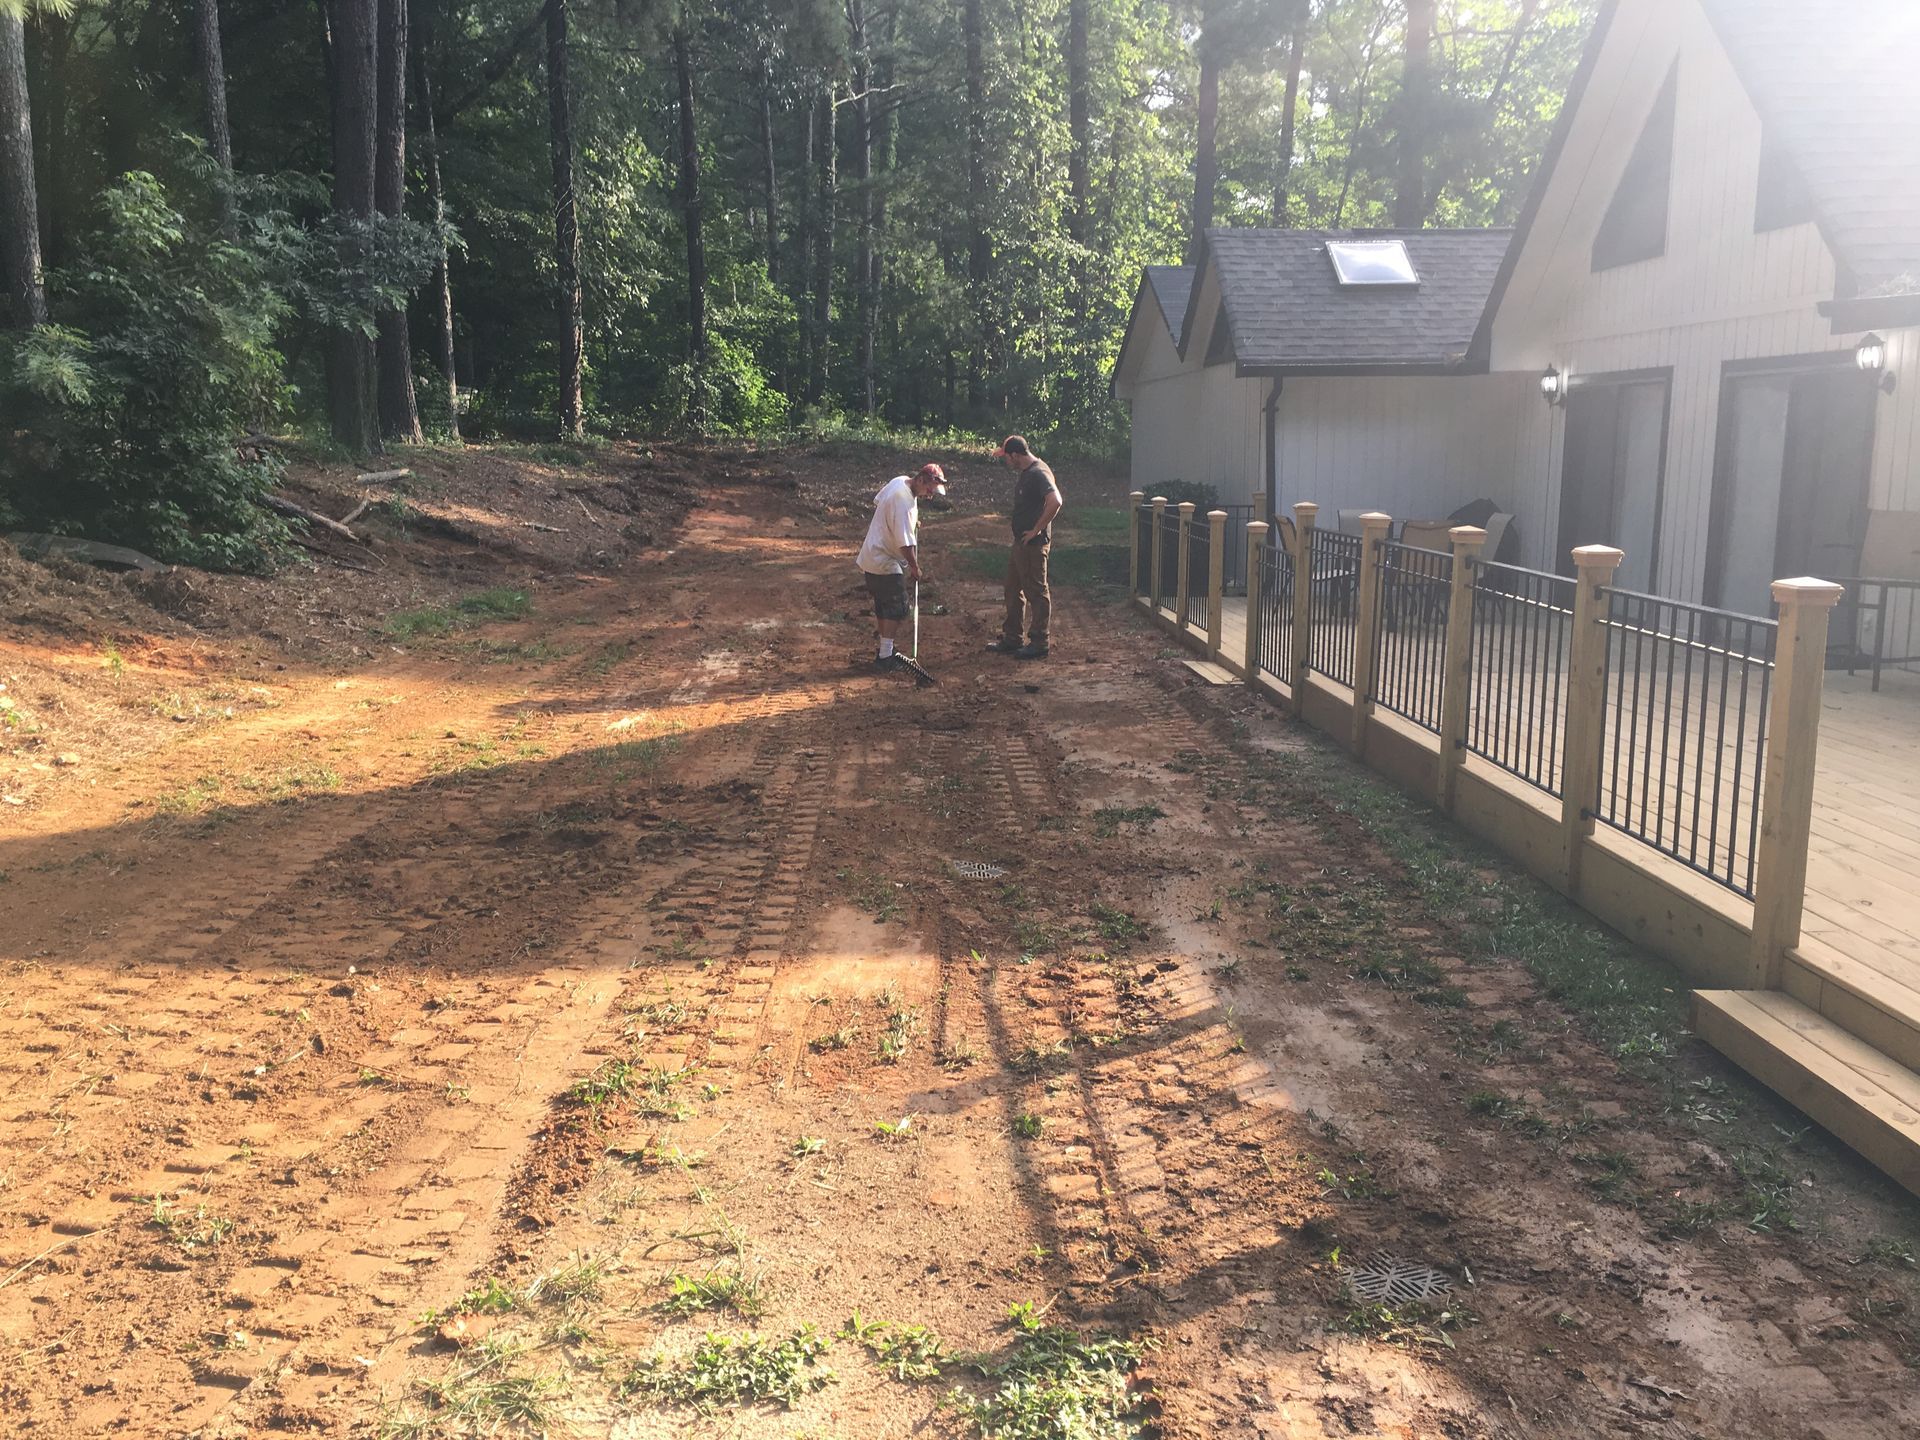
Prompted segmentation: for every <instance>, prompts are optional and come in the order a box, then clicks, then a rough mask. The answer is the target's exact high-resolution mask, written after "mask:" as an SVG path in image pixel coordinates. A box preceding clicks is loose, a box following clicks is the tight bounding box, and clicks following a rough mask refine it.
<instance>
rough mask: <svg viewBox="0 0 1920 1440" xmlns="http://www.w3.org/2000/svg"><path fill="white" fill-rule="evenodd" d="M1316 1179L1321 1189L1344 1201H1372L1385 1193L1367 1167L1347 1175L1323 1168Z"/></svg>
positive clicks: (1359, 1168) (1362, 1166)
mask: <svg viewBox="0 0 1920 1440" xmlns="http://www.w3.org/2000/svg"><path fill="white" fill-rule="evenodd" d="M1314 1179H1316V1180H1318V1181H1319V1182H1320V1188H1321V1189H1322V1190H1324V1191H1325V1192H1326V1193H1327V1194H1328V1195H1338V1196H1339V1197H1340V1198H1341V1199H1342V1200H1372V1199H1376V1198H1378V1197H1379V1196H1380V1195H1382V1194H1383V1193H1385V1192H1383V1191H1382V1190H1381V1188H1380V1182H1379V1181H1378V1180H1376V1179H1374V1176H1373V1171H1371V1170H1369V1169H1368V1168H1367V1167H1366V1166H1365V1165H1361V1166H1359V1167H1357V1168H1355V1169H1351V1170H1349V1171H1347V1173H1345V1174H1341V1173H1340V1172H1339V1171H1336V1170H1330V1169H1327V1168H1326V1167H1325V1166H1322V1167H1321V1169H1320V1173H1319V1174H1318V1175H1316V1176H1314Z"/></svg>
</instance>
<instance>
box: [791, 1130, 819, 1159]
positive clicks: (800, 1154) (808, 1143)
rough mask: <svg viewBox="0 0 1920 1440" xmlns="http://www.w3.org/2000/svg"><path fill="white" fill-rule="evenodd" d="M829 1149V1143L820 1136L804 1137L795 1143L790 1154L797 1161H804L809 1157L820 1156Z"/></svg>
mask: <svg viewBox="0 0 1920 1440" xmlns="http://www.w3.org/2000/svg"><path fill="white" fill-rule="evenodd" d="M826 1148H827V1142H826V1141H825V1140H824V1139H822V1138H821V1137H820V1136H818V1135H802V1136H801V1137H800V1138H799V1139H798V1140H796V1141H794V1142H793V1145H792V1147H791V1151H790V1153H791V1154H792V1155H793V1158H794V1159H796V1160H804V1159H806V1158H807V1157H808V1156H809V1155H818V1154H819V1153H820V1152H821V1151H823V1150H825V1149H826Z"/></svg>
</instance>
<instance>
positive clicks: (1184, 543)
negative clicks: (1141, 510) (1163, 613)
mask: <svg viewBox="0 0 1920 1440" xmlns="http://www.w3.org/2000/svg"><path fill="white" fill-rule="evenodd" d="M1193 511H1194V504H1193V501H1191V500H1182V501H1181V502H1180V528H1179V530H1178V531H1176V532H1175V534H1176V537H1177V538H1176V539H1175V541H1174V546H1175V548H1174V552H1173V573H1174V575H1175V576H1176V579H1175V582H1174V587H1173V595H1174V600H1173V628H1174V629H1175V630H1176V631H1180V632H1182V633H1184V632H1185V631H1186V628H1187V601H1188V600H1189V599H1190V598H1191V597H1192V595H1193Z"/></svg>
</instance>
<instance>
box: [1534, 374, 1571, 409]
mask: <svg viewBox="0 0 1920 1440" xmlns="http://www.w3.org/2000/svg"><path fill="white" fill-rule="evenodd" d="M1540 398H1541V399H1543V400H1545V401H1546V402H1547V404H1549V405H1564V404H1566V403H1567V377H1566V375H1565V374H1564V373H1563V372H1561V371H1559V370H1556V369H1554V368H1553V366H1551V365H1549V366H1548V367H1547V368H1546V371H1545V373H1544V374H1542V375H1541V377H1540Z"/></svg>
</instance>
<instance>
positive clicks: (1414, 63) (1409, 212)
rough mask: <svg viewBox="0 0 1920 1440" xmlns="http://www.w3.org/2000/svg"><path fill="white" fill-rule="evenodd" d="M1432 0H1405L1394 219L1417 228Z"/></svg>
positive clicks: (1421, 214) (1423, 203)
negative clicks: (1405, 21)
mask: <svg viewBox="0 0 1920 1440" xmlns="http://www.w3.org/2000/svg"><path fill="white" fill-rule="evenodd" d="M1434 4H1435V0H1407V54H1406V71H1405V77H1404V79H1403V80H1402V83H1401V86H1400V126H1399V129H1400V134H1399V137H1398V138H1399V147H1398V148H1399V156H1398V162H1399V163H1398V165H1397V166H1396V169H1397V172H1398V174H1397V176H1396V182H1395V187H1394V197H1393V223H1394V224H1395V226H1397V227H1399V228H1400V229H1403V230H1417V229H1419V228H1420V227H1421V226H1422V225H1424V224H1425V223H1426V219H1427V148H1426V147H1427V126H1428V124H1429V123H1430V121H1431V119H1432V115H1433V105H1432V94H1431V92H1432V87H1433V14H1434Z"/></svg>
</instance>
